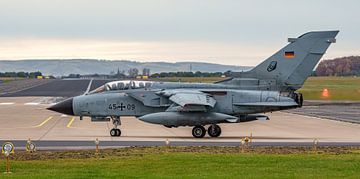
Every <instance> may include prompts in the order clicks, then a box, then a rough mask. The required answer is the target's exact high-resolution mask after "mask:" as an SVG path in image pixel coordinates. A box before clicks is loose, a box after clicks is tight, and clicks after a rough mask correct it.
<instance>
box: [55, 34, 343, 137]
mask: <svg viewBox="0 0 360 179" xmlns="http://www.w3.org/2000/svg"><path fill="white" fill-rule="evenodd" d="M338 32H339V31H316V32H308V33H305V34H303V35H301V36H299V37H298V38H289V39H288V42H289V44H287V45H286V46H285V47H284V48H282V49H281V50H279V51H278V52H276V53H275V54H274V55H272V56H271V57H269V58H268V59H266V60H265V61H263V62H262V63H261V64H259V65H258V66H256V67H255V68H253V69H252V70H249V71H246V72H239V73H236V74H234V75H233V77H232V78H230V79H226V80H224V81H220V82H217V83H213V84H204V83H180V82H152V81H131V80H129V81H113V82H109V83H107V84H105V85H103V86H101V87H99V88H97V89H95V90H94V91H91V92H86V93H85V94H84V95H80V96H76V97H73V98H69V99H66V100H64V101H62V102H59V103H57V104H55V105H53V106H51V107H49V108H48V109H49V110H53V111H57V112H60V113H63V114H68V115H74V116H80V119H82V118H83V116H89V117H91V121H94V122H96V121H110V120H112V123H113V124H114V128H113V129H111V130H110V135H111V136H120V135H121V131H120V129H119V128H118V126H119V125H121V122H120V118H121V116H135V117H137V118H138V119H139V120H141V121H144V122H149V123H153V124H160V125H163V126H165V127H169V128H171V127H179V126H191V127H193V130H192V135H193V136H194V137H195V138H202V137H204V136H205V135H206V133H208V135H209V136H210V137H219V136H220V134H221V128H220V126H219V125H218V124H220V123H238V122H240V121H242V120H249V119H261V118H263V119H264V118H266V119H268V118H267V116H264V115H259V113H266V112H271V111H279V110H286V109H292V108H298V107H301V106H302V103H303V96H302V94H300V93H297V92H296V90H298V89H299V88H301V86H302V85H303V84H304V82H305V80H306V79H307V77H308V76H309V75H310V74H311V73H312V70H313V69H314V67H315V65H316V64H317V63H318V62H319V60H320V59H321V57H322V56H323V55H324V54H325V52H326V50H327V48H328V47H329V46H330V44H331V43H334V42H335V41H336V40H335V36H336V35H337V34H338ZM204 126H207V129H205V127H204Z"/></svg>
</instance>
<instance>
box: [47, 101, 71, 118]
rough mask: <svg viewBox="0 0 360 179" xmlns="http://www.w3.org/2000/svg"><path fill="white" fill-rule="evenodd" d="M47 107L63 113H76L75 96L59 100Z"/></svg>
mask: <svg viewBox="0 0 360 179" xmlns="http://www.w3.org/2000/svg"><path fill="white" fill-rule="evenodd" d="M47 109H48V110H51V111H56V112H59V113H63V114H68V115H74V111H73V98H69V99H66V100H64V101H61V102H58V103H56V104H55V105H53V106H50V107H48V108H47Z"/></svg>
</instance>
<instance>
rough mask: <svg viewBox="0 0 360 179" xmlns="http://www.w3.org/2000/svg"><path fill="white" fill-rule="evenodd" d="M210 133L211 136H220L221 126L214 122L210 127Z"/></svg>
mask: <svg viewBox="0 0 360 179" xmlns="http://www.w3.org/2000/svg"><path fill="white" fill-rule="evenodd" d="M208 134H209V136H210V137H219V136H220V134H221V128H220V126H218V125H216V124H213V125H211V126H209V128H208Z"/></svg>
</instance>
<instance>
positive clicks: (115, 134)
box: [110, 116, 121, 137]
mask: <svg viewBox="0 0 360 179" xmlns="http://www.w3.org/2000/svg"><path fill="white" fill-rule="evenodd" d="M111 120H112V123H113V125H114V128H113V129H111V130H110V136H111V137H119V136H121V130H120V129H118V126H120V125H121V121H120V117H118V116H115V117H111Z"/></svg>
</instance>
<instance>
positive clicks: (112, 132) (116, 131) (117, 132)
mask: <svg viewBox="0 0 360 179" xmlns="http://www.w3.org/2000/svg"><path fill="white" fill-rule="evenodd" d="M110 135H111V137H118V136H121V130H120V129H111V130H110Z"/></svg>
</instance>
